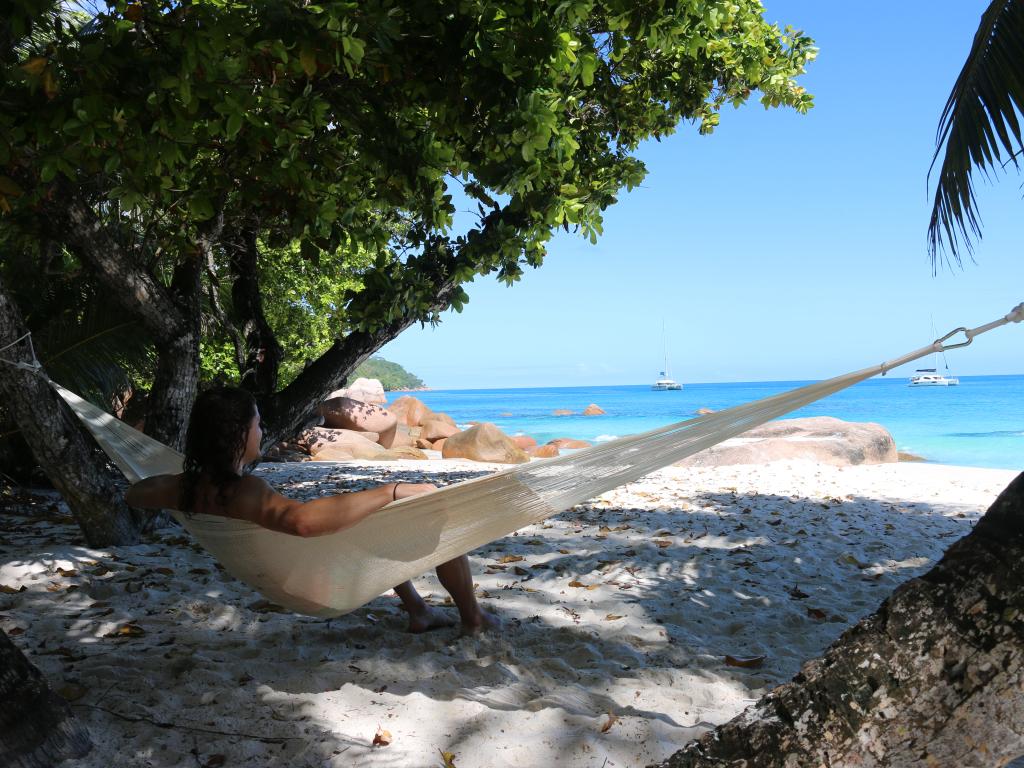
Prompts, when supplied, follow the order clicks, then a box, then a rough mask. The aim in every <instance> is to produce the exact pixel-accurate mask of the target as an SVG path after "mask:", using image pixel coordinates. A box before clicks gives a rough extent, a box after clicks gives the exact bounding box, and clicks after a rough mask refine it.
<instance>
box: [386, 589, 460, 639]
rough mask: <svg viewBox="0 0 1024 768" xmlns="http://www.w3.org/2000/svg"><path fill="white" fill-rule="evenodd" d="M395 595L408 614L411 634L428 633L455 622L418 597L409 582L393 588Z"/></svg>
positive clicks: (417, 593) (418, 594)
mask: <svg viewBox="0 0 1024 768" xmlns="http://www.w3.org/2000/svg"><path fill="white" fill-rule="evenodd" d="M395 594H396V595H398V597H399V599H400V600H401V601H402V607H403V608H405V610H406V612H407V613H408V614H409V631H410V632H413V633H417V634H418V633H420V632H429V631H430V630H432V629H441V628H442V627H450V626H452V625H453V624H454V623H455V622H454V621H452V619H451V617H449V616H448V614H446V613H445V612H444V611H439V610H437V609H436V608H431V607H430V606H429V605H427V604H426V602H424V600H423V598H422V597H420V593H419V592H417V591H416V587H414V586H413V585H412V582H411V581H406V582H404V583H402V584H399V585H398V586H397V587H395Z"/></svg>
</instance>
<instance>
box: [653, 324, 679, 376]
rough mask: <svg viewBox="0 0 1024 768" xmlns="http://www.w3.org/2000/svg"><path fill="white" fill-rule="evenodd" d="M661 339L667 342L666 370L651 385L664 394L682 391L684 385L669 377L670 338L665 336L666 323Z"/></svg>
mask: <svg viewBox="0 0 1024 768" xmlns="http://www.w3.org/2000/svg"><path fill="white" fill-rule="evenodd" d="M661 338H662V340H663V341H664V342H665V370H664V371H661V373H659V374H658V375H659V376H660V378H659V379H658V380H657V381H656V382H654V383H653V384H652V385H651V389H653V390H655V391H656V392H664V391H665V390H675V389H682V388H683V385H682V384H680V383H679V382H678V381H675V380H674V379H672V378H670V377H669V375H668V338H667V337H666V336H665V321H664V320H662V321H661Z"/></svg>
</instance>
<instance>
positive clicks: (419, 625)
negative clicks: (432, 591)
mask: <svg viewBox="0 0 1024 768" xmlns="http://www.w3.org/2000/svg"><path fill="white" fill-rule="evenodd" d="M452 626H455V620H454V619H453V618H452V617H451V616H449V615H448V614H447V613H446V612H445V611H442V610H440V609H438V608H431V607H430V606H424V608H423V610H422V611H417V612H416V613H410V614H409V631H410V632H412V633H413V634H414V635H418V634H420V633H422V632H429V631H430V630H432V629H444V628H445V627H452Z"/></svg>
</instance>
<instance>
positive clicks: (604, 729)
mask: <svg viewBox="0 0 1024 768" xmlns="http://www.w3.org/2000/svg"><path fill="white" fill-rule="evenodd" d="M618 721H619V717H618V715H613V714H612V713H611V712H609V713H608V719H607V720H606V721H605V722H604V724H603V725H602V726H601V733H608V731H610V730H611V729H612V726H613V725H615V724H616V723H617V722H618Z"/></svg>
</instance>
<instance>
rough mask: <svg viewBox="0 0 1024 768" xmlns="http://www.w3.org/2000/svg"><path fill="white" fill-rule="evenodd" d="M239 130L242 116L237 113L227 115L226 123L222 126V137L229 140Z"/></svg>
mask: <svg viewBox="0 0 1024 768" xmlns="http://www.w3.org/2000/svg"><path fill="white" fill-rule="evenodd" d="M241 129H242V115H241V114H240V113H238V112H232V113H231V114H230V115H228V119H227V123H226V124H225V126H224V135H225V136H227V137H228V138H229V139H233V138H235V136H236V135H237V134H238V132H239V131H240V130H241Z"/></svg>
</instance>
